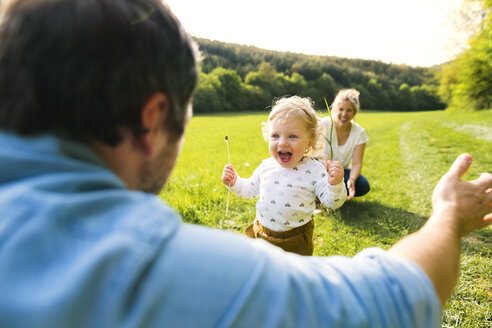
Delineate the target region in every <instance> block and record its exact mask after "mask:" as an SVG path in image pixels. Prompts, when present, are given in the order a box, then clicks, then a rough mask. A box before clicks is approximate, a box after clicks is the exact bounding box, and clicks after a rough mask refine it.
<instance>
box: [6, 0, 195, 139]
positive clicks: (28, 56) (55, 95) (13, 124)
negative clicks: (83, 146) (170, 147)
mask: <svg viewBox="0 0 492 328" xmlns="http://www.w3.org/2000/svg"><path fill="white" fill-rule="evenodd" d="M197 77H198V73H197V49H196V47H195V44H194V42H193V41H192V40H191V39H190V38H189V36H188V35H187V34H186V32H185V31H184V29H183V28H182V26H181V24H180V23H179V22H178V20H177V19H176V18H175V17H174V16H173V14H172V13H171V12H170V11H169V9H168V8H167V7H166V6H165V5H163V4H162V2H161V1H159V0H22V1H12V3H11V4H10V6H9V7H8V8H7V10H6V13H5V15H4V19H3V22H2V26H1V28H0V129H3V130H7V131H11V132H15V133H18V134H21V135H33V134H39V133H54V134H56V135H58V136H61V137H66V138H70V139H75V140H79V141H83V142H90V141H96V142H100V143H103V144H105V145H108V146H116V145H118V144H119V143H120V142H121V141H122V139H123V135H122V133H121V131H122V129H123V130H128V131H130V132H131V134H132V135H133V136H134V137H137V138H138V137H139V136H141V135H143V134H144V133H146V132H147V131H146V128H145V127H144V126H143V125H142V116H141V110H142V108H143V107H144V106H145V104H146V103H147V101H148V100H149V99H150V98H151V97H152V95H154V94H156V93H162V94H165V96H166V99H167V102H168V105H169V113H168V115H167V116H166V120H164V121H163V122H162V124H163V128H164V129H165V130H166V131H168V132H169V133H170V135H171V136H173V137H175V138H176V140H178V139H179V137H181V135H182V134H183V131H184V125H185V120H186V115H187V109H188V104H189V101H190V99H191V95H192V93H193V90H194V88H195V86H196V83H197Z"/></svg>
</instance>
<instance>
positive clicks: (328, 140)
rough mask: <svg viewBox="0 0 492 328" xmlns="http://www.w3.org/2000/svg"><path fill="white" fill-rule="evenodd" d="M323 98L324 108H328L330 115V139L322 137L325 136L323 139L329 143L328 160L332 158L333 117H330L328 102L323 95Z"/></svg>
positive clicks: (329, 113)
mask: <svg viewBox="0 0 492 328" xmlns="http://www.w3.org/2000/svg"><path fill="white" fill-rule="evenodd" d="M323 98H324V99H325V104H326V109H328V115H330V121H331V126H330V139H328V138H327V137H325V136H323V138H325V140H326V141H327V142H328V144H329V145H330V161H332V160H333V144H332V143H333V118H332V117H331V112H330V106H328V102H327V101H326V98H325V97H323Z"/></svg>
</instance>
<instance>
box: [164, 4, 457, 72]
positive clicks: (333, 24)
mask: <svg viewBox="0 0 492 328" xmlns="http://www.w3.org/2000/svg"><path fill="white" fill-rule="evenodd" d="M164 1H165V2H166V3H167V4H168V5H169V6H170V7H171V9H172V11H173V12H174V13H175V14H176V16H177V17H178V18H179V19H180V20H181V22H182V23H183V25H184V26H185V28H186V29H187V31H188V32H189V33H191V34H192V35H193V36H196V37H201V38H207V39H212V40H219V41H224V42H230V43H239V44H245V45H253V46H257V47H260V48H264V49H271V50H279V51H290V52H296V53H304V54H309V55H326V56H339V57H349V58H363V59H374V60H381V61H383V62H386V63H394V64H400V63H404V64H408V65H412V66H431V65H434V64H440V63H443V62H445V61H448V60H450V59H452V57H453V55H455V54H456V52H457V49H450V48H449V40H450V38H451V35H452V29H451V26H450V24H449V18H448V15H449V13H450V12H451V11H452V10H453V9H457V8H459V7H460V5H461V3H462V1H463V0H206V1H205V0H203V1H200V0H164Z"/></svg>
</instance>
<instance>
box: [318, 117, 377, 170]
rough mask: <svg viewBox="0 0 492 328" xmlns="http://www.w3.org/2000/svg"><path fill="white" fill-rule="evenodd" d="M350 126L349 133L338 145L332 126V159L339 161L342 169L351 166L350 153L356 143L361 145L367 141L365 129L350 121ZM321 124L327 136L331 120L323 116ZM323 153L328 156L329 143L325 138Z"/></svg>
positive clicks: (352, 151)
mask: <svg viewBox="0 0 492 328" xmlns="http://www.w3.org/2000/svg"><path fill="white" fill-rule="evenodd" d="M351 123H352V127H351V129H350V134H349V137H348V139H347V141H346V142H345V143H344V144H343V145H342V146H339V145H338V138H337V133H336V129H335V127H333V141H332V145H333V160H334V161H340V162H341V163H342V166H343V168H344V169H351V168H352V155H353V153H354V148H355V147H356V146H357V145H361V144H363V143H366V142H368V141H369V137H368V136H367V133H366V130H364V128H363V127H362V126H360V125H359V124H357V123H355V122H354V121H351ZM321 125H322V126H323V128H324V129H325V137H327V138H329V135H330V127H331V121H330V118H329V117H324V118H323V119H322V120H321ZM323 154H326V155H328V157H330V145H329V144H328V142H327V141H326V139H325V144H324V148H323Z"/></svg>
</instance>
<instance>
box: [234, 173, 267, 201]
mask: <svg viewBox="0 0 492 328" xmlns="http://www.w3.org/2000/svg"><path fill="white" fill-rule="evenodd" d="M261 167H262V166H261V165H260V166H258V167H257V168H256V170H255V171H254V172H253V174H252V175H251V177H249V179H245V178H241V177H240V176H239V175H238V177H237V179H236V183H235V184H234V186H232V187H229V189H230V190H231V191H232V192H233V193H234V194H236V195H237V196H239V197H242V198H249V199H253V198H256V197H258V195H259V193H260V171H261Z"/></svg>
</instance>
